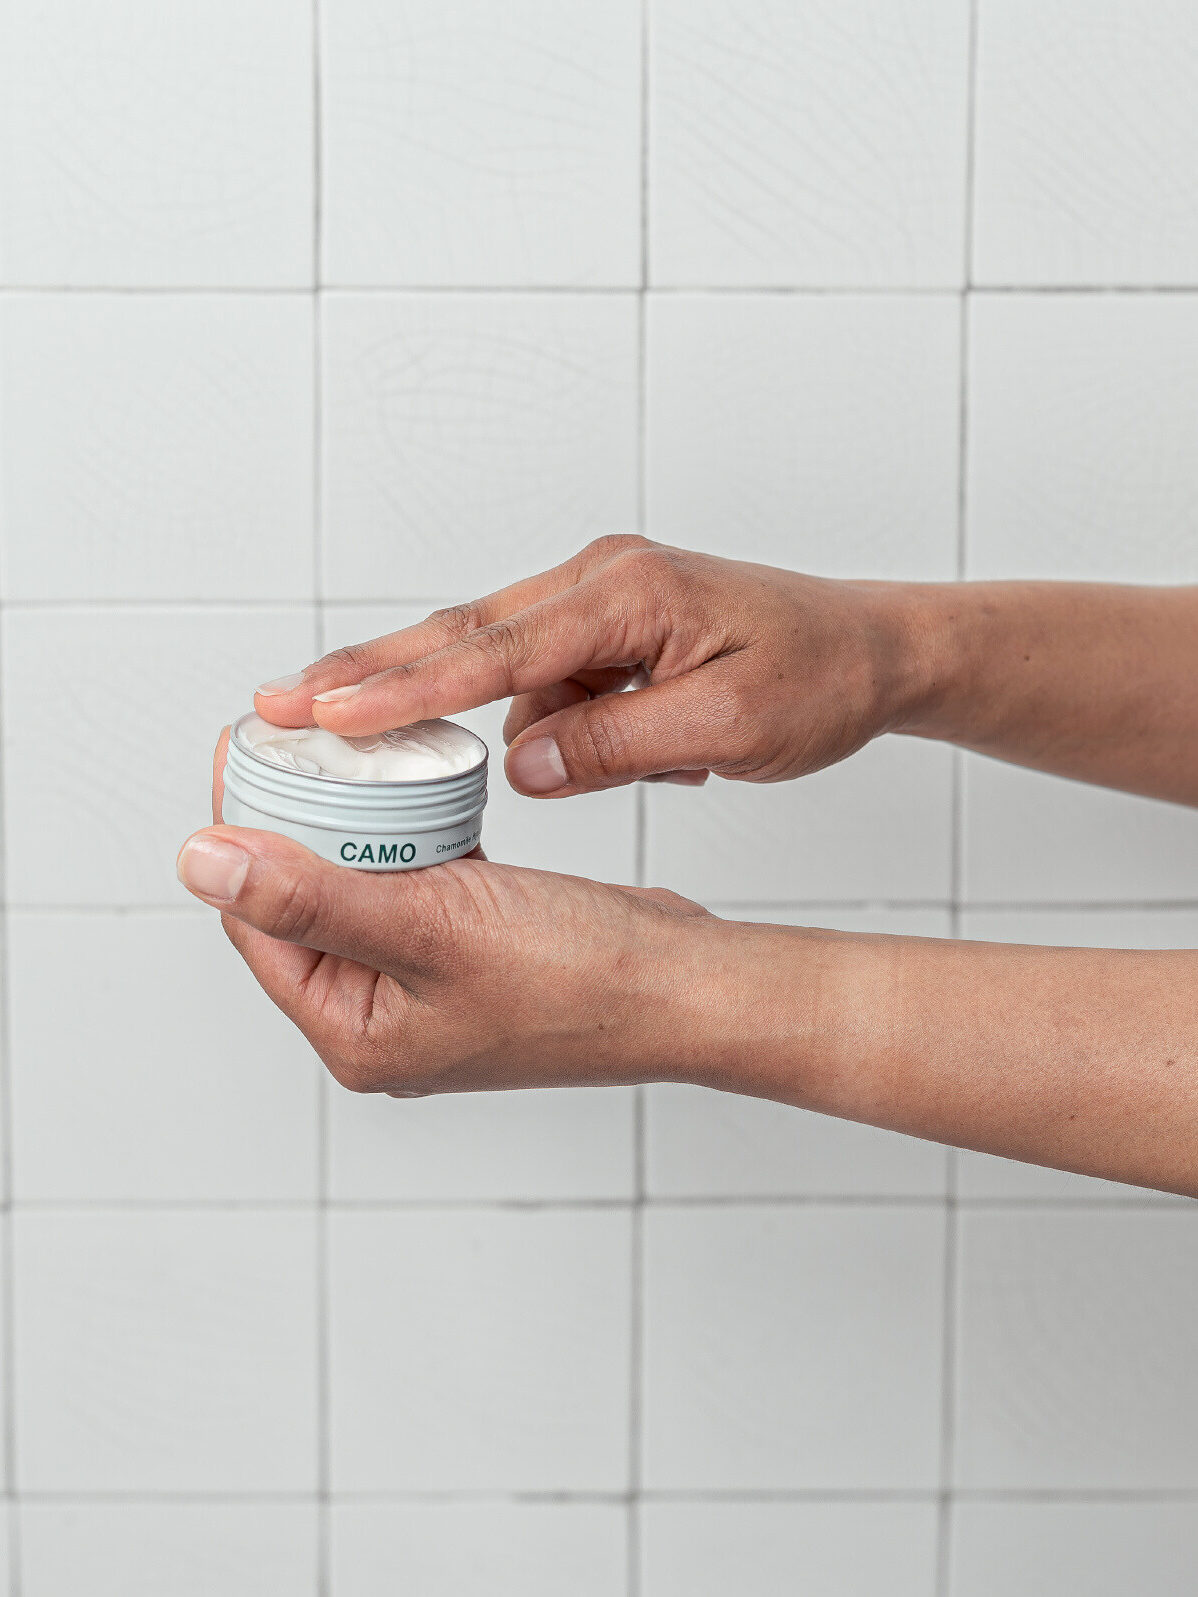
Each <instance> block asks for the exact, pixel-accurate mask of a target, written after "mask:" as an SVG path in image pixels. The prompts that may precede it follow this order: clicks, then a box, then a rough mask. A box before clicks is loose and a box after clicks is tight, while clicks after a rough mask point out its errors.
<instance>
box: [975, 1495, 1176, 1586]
mask: <svg viewBox="0 0 1198 1597" xmlns="http://www.w3.org/2000/svg"><path fill="white" fill-rule="evenodd" d="M951 1564H952V1570H953V1580H952V1588H951V1590H952V1597H1012V1593H1016V1592H1017V1593H1018V1594H1019V1597H1063V1594H1064V1593H1066V1592H1077V1593H1079V1594H1081V1593H1085V1597H1127V1594H1128V1593H1129V1592H1135V1591H1142V1592H1151V1593H1152V1594H1153V1597H1190V1594H1191V1593H1192V1592H1193V1590H1194V1570H1195V1569H1196V1568H1198V1514H1196V1513H1195V1512H1194V1505H1193V1503H1192V1502H1185V1503H1143V1502H1140V1503H1136V1502H1131V1503H1127V1502H1124V1503H1119V1502H1102V1503H1060V1502H1057V1503H1051V1502H1050V1503H970V1502H966V1503H962V1502H958V1503H955V1504H954V1505H953V1548H952V1560H951Z"/></svg>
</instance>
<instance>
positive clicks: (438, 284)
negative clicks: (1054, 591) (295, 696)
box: [0, 0, 1198, 1597]
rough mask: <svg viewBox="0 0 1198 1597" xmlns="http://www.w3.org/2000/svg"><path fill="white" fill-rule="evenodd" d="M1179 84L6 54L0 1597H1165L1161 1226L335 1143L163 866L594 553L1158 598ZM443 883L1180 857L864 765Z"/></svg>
mask: <svg viewBox="0 0 1198 1597" xmlns="http://www.w3.org/2000/svg"><path fill="white" fill-rule="evenodd" d="M1196 79H1198V8H1196V7H1195V6H1194V5H1193V4H1192V0H977V3H976V4H974V5H972V6H971V4H970V3H969V0H316V4H315V9H313V6H312V5H310V4H309V3H308V0H172V3H171V4H170V5H169V6H163V5H162V4H161V0H106V3H105V4H103V5H96V4H94V3H93V0H0V101H2V105H0V114H2V118H3V121H2V125H0V284H2V289H0V337H2V340H3V363H2V404H3V425H2V430H0V451H2V458H0V467H2V472H0V476H2V488H0V519H2V530H3V564H2V572H0V575H2V582H3V597H4V608H3V616H2V629H3V753H4V763H5V786H4V805H5V821H6V825H5V855H6V859H5V877H6V898H7V959H6V980H7V987H8V996H9V1001H10V1002H9V1019H8V1022H7V1032H6V1077H5V1080H6V1090H5V1100H6V1111H7V1113H6V1121H7V1130H6V1143H5V1149H6V1154H5V1161H4V1164H5V1171H6V1179H7V1193H8V1201H7V1204H6V1208H5V1215H4V1229H5V1248H4V1255H3V1260H4V1262H3V1273H2V1285H3V1295H4V1299H5V1309H4V1316H3V1321H2V1325H3V1331H4V1337H3V1342H4V1349H5V1352H4V1364H3V1369H4V1379H3V1382H2V1390H3V1398H4V1405H5V1409H6V1421H5V1427H4V1431H3V1435H4V1439H5V1445H4V1448H3V1459H2V1463H3V1470H4V1475H5V1479H6V1485H7V1490H8V1494H9V1495H8V1501H9V1505H10V1512H9V1515H8V1520H7V1526H6V1530H7V1539H8V1543H9V1547H10V1558H9V1565H10V1567H11V1586H10V1588H9V1590H10V1593H11V1597H17V1594H23V1597H66V1594H70V1597H75V1594H76V1593H80V1592H86V1593H87V1594H88V1597H210V1594H212V1593H217V1592H219V1593H220V1594H221V1597H251V1594H252V1597H272V1594H276V1593H277V1594H279V1597H385V1594H386V1597H391V1594H395V1593H401V1594H404V1597H408V1594H412V1597H483V1594H487V1597H508V1594H511V1597H542V1594H544V1597H549V1594H553V1597H557V1594H558V1593H562V1592H569V1593H571V1594H572V1597H728V1594H731V1593H736V1594H737V1597H775V1594H781V1593H791V1592H798V1591H802V1592H804V1593H808V1594H811V1597H865V1594H867V1593H868V1594H870V1597H873V1594H875V1593H878V1592H883V1591H884V1592H885V1593H886V1594H887V1597H1062V1594H1064V1597H1069V1594H1072V1593H1083V1592H1084V1593H1085V1594H1087V1597H1114V1594H1118V1597H1124V1594H1125V1593H1127V1592H1130V1591H1137V1592H1140V1591H1142V1592H1151V1593H1152V1594H1153V1597H1178V1594H1183V1593H1190V1592H1192V1591H1193V1589H1194V1583H1195V1576H1194V1569H1195V1565H1196V1562H1198V1359H1195V1356H1194V1342H1193V1327H1194V1324H1195V1318H1196V1312H1198V1212H1194V1211H1191V1209H1190V1208H1189V1206H1187V1205H1185V1204H1182V1203H1180V1202H1177V1201H1171V1200H1167V1199H1161V1198H1159V1197H1154V1196H1153V1195H1152V1194H1147V1193H1140V1192H1136V1191H1131V1190H1128V1189H1122V1188H1118V1187H1114V1186H1112V1185H1108V1184H1103V1183H1095V1182H1088V1181H1085V1180H1081V1179H1078V1178H1074V1177H1068V1176H1061V1175H1057V1174H1051V1173H1044V1172H1038V1171H1035V1170H1031V1169H1024V1168H1019V1167H1013V1166H1010V1165H1008V1164H1005V1163H1003V1162H1002V1161H999V1160H995V1159H988V1158H982V1157H979V1156H976V1155H964V1156H956V1155H953V1154H951V1153H946V1152H944V1151H943V1150H940V1149H938V1148H936V1147H933V1146H930V1145H927V1144H922V1143H916V1142H911V1141H907V1140H904V1139H902V1138H898V1137H894V1136H889V1135H886V1134H884V1133H881V1132H876V1131H872V1130H869V1129H864V1128H861V1127H856V1126H847V1125H839V1124H835V1123H831V1122H825V1121H822V1120H819V1119H816V1118H811V1117H807V1116H804V1115H802V1114H799V1113H797V1112H793V1111H787V1110H781V1109H778V1108H775V1107H770V1106H767V1105H763V1104H761V1103H755V1102H749V1101H740V1100H735V1099H721V1098H717V1097H714V1096H705V1095H703V1094H701V1093H699V1092H694V1091H683V1090H676V1089H667V1088H652V1089H648V1090H646V1091H643V1092H640V1093H629V1092H622V1091H607V1092H604V1091H587V1092H579V1093H573V1094H571V1093H548V1094H529V1095H521V1096H510V1097H500V1098H497V1099H494V1100H491V1099H487V1098H476V1099H469V1100H462V1101H454V1100H446V1101H442V1102H436V1101H428V1102H418V1103H400V1104H396V1103H392V1102H391V1101H390V1100H385V1101H382V1102H374V1101H371V1100H366V1099H361V1098H354V1097H351V1096H348V1095H346V1094H344V1093H342V1092H341V1091H340V1090H339V1089H336V1088H334V1087H332V1086H331V1085H330V1084H329V1083H328V1082H327V1081H324V1080H323V1079H322V1078H321V1074H320V1072H319V1070H318V1069H317V1067H316V1065H315V1063H314V1061H313V1059H312V1058H311V1056H310V1054H309V1053H308V1051H307V1049H306V1047H305V1045H304V1044H303V1043H302V1041H301V1040H300V1039H299V1038H298V1037H297V1036H294V1035H293V1034H292V1033H291V1032H290V1031H289V1029H288V1027H287V1025H286V1024H285V1023H284V1022H283V1021H282V1020H281V1019H280V1018H279V1017H278V1016H277V1015H276V1014H275V1013H274V1012H273V1011H272V1010H270V1008H269V1007H268V1006H267V1005H266V1003H265V1002H264V1001H263V1000H262V999H261V998H260V996H259V995H258V993H257V991H256V989H255V988H254V986H253V983H252V981H251V980H250V978H249V977H248V975H247V974H246V973H245V972H244V970H243V969H241V967H240V966H239V965H238V963H237V961H236V959H235V958H234V956H233V955H232V954H231V952H230V951H229V950H228V949H227V948H226V946H225V945H224V943H223V941H222V939H221V938H220V935H219V932H218V931H217V929H216V927H215V926H214V924H213V922H212V919H211V917H210V915H209V914H208V913H207V912H206V911H204V910H202V909H200V908H199V907H197V906H196V905H195V904H193V903H192V902H190V901H188V900H186V899H185V897H184V895H183V894H182V892H181V890H179V889H178V887H177V886H176V884H175V882H174V878H173V870H172V862H173V856H174V852H175V848H176V846H177V845H178V843H179V841H180V840H181V838H182V837H183V836H184V835H185V834H186V833H187V832H188V831H189V830H190V829H191V828H193V827H194V826H195V825H197V824H199V823H201V822H202V821H203V820H204V812H205V804H206V791H207V783H208V760H209V750H210V745H211V743H212V740H213V738H214V736H215V733H216V730H217V729H218V727H219V726H220V725H221V723H222V722H223V721H225V720H227V719H228V718H229V717H230V716H232V715H234V714H236V713H237V712H238V711H240V710H241V709H242V708H243V707H245V705H246V703H247V696H248V693H249V689H250V687H251V685H252V684H253V683H254V682H256V681H258V680H260V679H262V678H263V677H266V676H269V675H273V674H275V673H277V672H280V671H286V670H290V669H294V668H295V667H296V666H298V665H300V664H302V663H303V662H305V661H306V660H307V659H309V658H310V657H311V656H312V655H313V654H314V653H315V652H316V651H317V650H319V649H321V648H323V647H326V646H331V645H333V644H335V643H337V642H341V641H347V640H350V639H353V638H355V637H358V636H361V635H364V634H368V633H373V632H377V631H380V630H386V629H390V628H391V627H393V626H395V625H397V624H399V623H401V622H402V621H404V620H406V619H408V618H410V617H412V616H414V615H417V614H419V613H422V612H423V611H425V610H427V609H428V608H429V607H431V606H432V605H433V604H434V603H435V602H439V601H443V600H447V599H453V598H458V597H463V596H469V595H472V594H474V593H477V592H479V591H481V590H484V589H486V588H487V587H489V586H491V585H492V584H495V583H498V582H500V581H503V580H505V579H507V578H509V577H511V576H514V575H517V574H522V573H524V572H526V571H528V570H529V569H531V568H533V567H537V566H540V565H543V564H545V563H546V562H549V561H552V560H554V559H556V558H558V557H561V556H563V555H565V554H566V553H568V552H570V551H572V550H573V549H574V548H576V547H577V546H578V545H580V544H581V543H583V542H584V541H586V540H587V539H588V538H590V537H592V536H594V535H596V534H598V533H601V532H607V531H612V530H618V529H629V528H635V527H638V526H640V527H644V528H646V529H648V530H649V531H650V532H652V533H653V534H655V535H656V536H658V537H661V538H666V539H672V540H676V541H679V542H683V543H687V544H691V545H694V546H698V547H703V548H709V549H713V550H720V551H726V552H734V553H742V552H743V553H745V554H753V555H755V556H758V557H761V558H764V559H767V560H773V561H776V562H778V563H781V564H785V565H788V566H798V567H806V568H810V569H813V570H816V571H821V572H825V573H832V574H836V573H854V574H861V575H895V576H902V575H907V576H913V577H920V578H937V577H942V578H952V577H954V576H957V575H961V574H965V575H970V576H992V575H993V576H997V575H1006V574H1016V573H1027V574H1034V575H1038V576H1057V575H1061V576H1065V575H1080V576H1086V577H1096V578H1132V579H1137V578H1138V579H1146V580H1163V581H1186V580H1194V579H1195V578H1196V577H1198V537H1196V533H1198V511H1196V509H1195V506H1196V505H1198V293H1195V292H1193V291H1195V290H1198V96H1195V94H1194V83H1195V81H1196ZM477 720H478V723H479V724H480V725H481V726H482V727H483V728H484V729H488V730H489V733H490V734H491V735H492V737H494V736H496V735H497V731H498V726H499V716H498V714H496V713H494V712H486V713H483V714H481V715H479V717H478V718H477ZM488 840H489V846H490V848H491V851H492V852H493V853H494V854H495V855H497V856H502V857H506V858H509V859H513V860H516V861H527V862H535V863H537V864H541V865H549V866H553V867H559V868H565V869H573V870H578V871H581V872H587V873H591V874H595V875H598V876H601V877H606V878H614V879H618V880H635V879H638V878H639V879H641V880H644V881H650V882H668V883H671V884H672V885H674V886H675V887H677V888H680V889H681V890H682V891H684V892H688V893H692V894H695V895H697V896H698V897H700V898H702V899H704V900H705V901H706V902H708V903H711V904H713V905H716V906H720V907H723V908H725V909H729V910H731V911H732V912H740V913H743V914H745V915H750V916H757V917H762V918H768V919H774V920H780V921H784V922H795V923H809V922H815V923H822V924H829V925H836V926H845V927H867V928H876V929H881V930H883V931H893V932H916V933H920V934H932V935H953V934H962V935H966V936H978V937H986V938H1010V939H1020V940H1034V941H1044V942H1081V943H1089V942H1092V943H1130V944H1134V945H1137V946H1156V945H1187V946H1193V945H1195V944H1196V943H1198V885H1196V884H1198V821H1196V820H1195V818H1194V817H1193V816H1192V815H1190V814H1188V813H1185V812H1183V811H1181V810H1176V809H1170V808H1167V807H1163V806H1154V805H1151V804H1148V803H1146V802H1144V801H1142V800H1138V799H1132V798H1126V797H1120V796H1115V795H1111V794H1104V793H1097V792H1089V791H1086V790H1083V789H1079V788H1076V787H1074V786H1072V785H1070V784H1068V783H1064V782H1057V781H1050V780H1046V779H1044V778H1041V777H1037V776H1034V775H1029V774H1028V773H1026V772H1022V771H1018V770H1012V769H1008V768H1003V767H1001V766H998V765H994V764H990V763H986V762H983V761H963V760H961V759H959V758H957V757H955V756H953V755H951V754H950V753H949V752H948V751H946V750H944V749H941V748H935V747H927V746H924V745H922V744H916V743H906V742H903V741H899V740H891V741H888V742H884V743H882V744H880V745H878V746H876V747H874V748H872V749H870V750H869V751H868V752H866V753H865V754H862V755H861V756H859V757H858V758H856V759H855V760H853V761H852V762H850V763H849V764H848V765H846V766H843V767H841V768H839V769H836V770H833V771H829V772H827V773H824V774H822V775H820V776H817V777H813V778H812V779H810V780H809V781H807V782H804V783H802V784H800V785H798V786H792V787H778V788H770V789H766V790H764V791H753V790H751V789H749V788H746V787H743V786H737V785H726V784H722V783H719V782H713V783H711V784H710V785H709V786H708V787H707V788H706V789H704V790H703V791H702V792H693V791H685V790H677V789H675V790H671V789H668V788H664V789H663V788H657V789H653V790H652V791H638V792H633V791H624V792H617V793H609V794H606V795H603V796H601V797H597V798H594V799H589V800H577V801H570V802H568V803H566V804H563V805H561V806H558V805H546V804H542V805H540V806H537V805H535V804H533V803H531V802H526V801H520V800H517V799H515V798H514V797H513V796H512V795H511V794H510V793H509V792H507V791H505V790H503V789H502V784H500V791H497V792H496V794H495V797H494V801H493V805H492V809H491V811H490V815H489V820H488ZM961 1068H962V1069H963V1070H968V1069H969V1060H968V1059H962V1061H961ZM4 1568H5V1565H4V1561H3V1558H2V1557H0V1572H2V1571H3V1570H4ZM3 1585H4V1577H3V1574H2V1573H0V1590H3Z"/></svg>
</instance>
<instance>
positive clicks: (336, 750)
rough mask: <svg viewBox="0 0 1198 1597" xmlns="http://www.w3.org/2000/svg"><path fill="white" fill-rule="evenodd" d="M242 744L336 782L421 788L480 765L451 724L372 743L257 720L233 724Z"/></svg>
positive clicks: (399, 731)
mask: <svg viewBox="0 0 1198 1597" xmlns="http://www.w3.org/2000/svg"><path fill="white" fill-rule="evenodd" d="M238 735H239V736H240V738H241V740H242V742H243V743H244V744H245V746H246V747H247V748H249V749H252V750H253V752H254V753H255V754H256V755H257V756H258V758H259V759H260V760H267V761H269V763H270V764H271V765H277V766H279V767H280V769H281V770H284V771H299V772H301V773H302V774H303V775H304V776H328V777H333V778H335V779H337V780H339V781H342V782H347V781H348V782H427V781H430V780H434V779H436V778H438V777H447V776H456V775H458V774H459V772H461V771H469V770H471V769H473V767H474V766H476V765H479V764H481V762H482V759H483V756H484V754H485V752H486V750H485V748H484V747H483V744H482V743H481V742H480V741H479V739H478V738H476V737H475V735H474V733H473V732H468V731H467V730H466V728H465V727H464V726H457V725H455V724H454V722H452V721H416V722H414V723H413V724H412V725H411V726H397V727H396V728H395V729H394V730H393V731H391V732H380V733H378V734H377V735H376V736H374V737H360V738H343V737H338V736H337V734H336V732H327V731H325V729H324V728H323V727H320V726H302V727H283V726H272V725H271V723H270V722H269V721H264V720H263V719H262V717H261V716H260V715H247V716H244V717H243V718H242V720H241V721H240V722H239V723H238Z"/></svg>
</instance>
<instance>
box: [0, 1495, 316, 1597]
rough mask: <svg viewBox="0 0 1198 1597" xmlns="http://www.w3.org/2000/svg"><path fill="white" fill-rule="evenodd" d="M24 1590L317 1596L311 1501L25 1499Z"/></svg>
mask: <svg viewBox="0 0 1198 1597" xmlns="http://www.w3.org/2000/svg"><path fill="white" fill-rule="evenodd" d="M20 1536H21V1574H22V1586H21V1590H22V1592H23V1594H24V1597H63V1593H66V1592H86V1593H87V1594H88V1597H164V1594H165V1593H168V1592H169V1593H170V1597H212V1594H213V1593H214V1592H220V1593H221V1597H266V1594H267V1593H276V1592H277V1593H279V1597H282V1594H283V1593H286V1594H287V1597H317V1576H316V1570H317V1563H316V1549H317V1516H316V1509H315V1506H314V1505H313V1504H309V1503H213V1502H207V1503H153V1504H150V1503H104V1504H96V1503H79V1502H76V1503H71V1502H63V1503H45V1502H42V1503H26V1504H24V1505H23V1507H22V1509H21V1517H20Z"/></svg>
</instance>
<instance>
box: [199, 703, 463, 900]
mask: <svg viewBox="0 0 1198 1597" xmlns="http://www.w3.org/2000/svg"><path fill="white" fill-rule="evenodd" d="M486 802H487V746H486V744H485V743H484V742H483V741H482V739H481V738H478V737H475V735H474V733H473V732H469V731H467V730H466V728H465V727H464V726H457V725H456V724H455V723H454V722H452V721H417V722H416V723H415V724H414V725H412V726H401V727H396V728H395V730H394V731H391V732H382V733H380V734H379V735H378V736H376V737H358V738H343V737H338V736H337V734H336V733H335V732H328V731H326V730H325V729H324V728H323V727H318V726H307V727H298V728H296V727H280V726H272V725H271V723H270V722H269V721H265V720H263V719H262V717H261V716H260V715H256V714H254V713H253V712H252V711H251V713H250V714H248V715H243V716H242V717H241V719H240V720H238V721H236V722H234V724H233V728H232V730H231V732H230V734H229V752H228V758H227V760H226V762H225V797H224V806H223V819H224V820H225V821H226V822H227V824H228V825H230V826H252V827H256V828H258V829H259V830H262V831H267V832H280V833H282V835H283V836H284V837H293V838H295V840H296V841H297V842H299V843H303V844H304V845H305V847H307V848H310V849H311V850H312V851H313V853H315V854H319V855H320V856H321V858H322V859H327V860H332V861H333V862H334V863H335V864H337V865H352V866H354V867H355V868H356V869H357V870H367V871H406V870H416V869H418V868H419V867H421V866H424V865H440V864H443V863H444V862H445V861H446V860H451V859H460V858H461V857H462V855H463V854H469V852H470V850H471V849H472V848H475V847H477V845H478V842H479V839H480V838H481V836H482V816H483V809H484V807H485V805H486Z"/></svg>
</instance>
